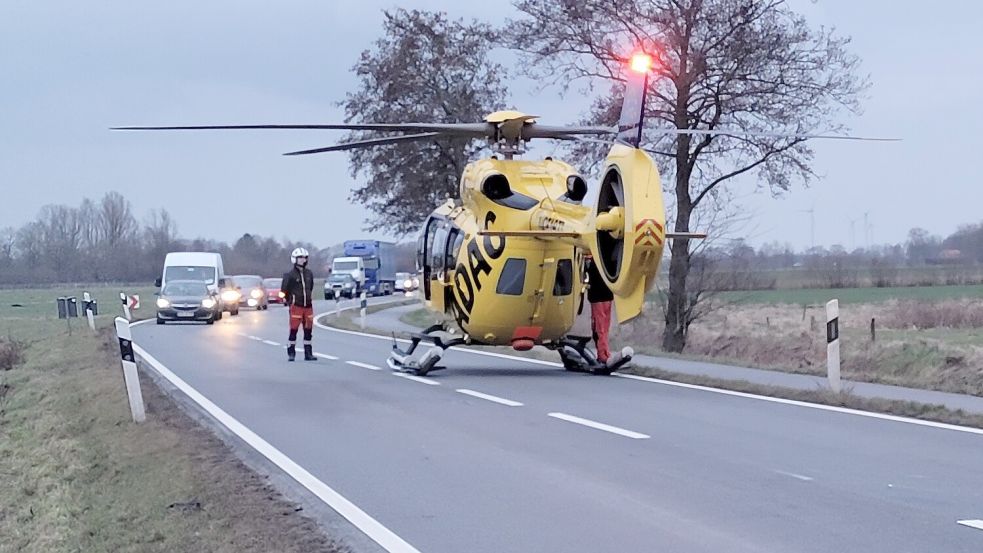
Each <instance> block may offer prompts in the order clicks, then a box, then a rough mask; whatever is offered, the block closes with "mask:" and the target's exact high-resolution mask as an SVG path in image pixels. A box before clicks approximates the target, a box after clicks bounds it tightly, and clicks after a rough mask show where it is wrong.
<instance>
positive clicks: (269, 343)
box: [263, 340, 280, 346]
mask: <svg viewBox="0 0 983 553" xmlns="http://www.w3.org/2000/svg"><path fill="white" fill-rule="evenodd" d="M263 343H264V344H266V345H268V346H279V345H280V343H279V342H274V341H273V340H263Z"/></svg>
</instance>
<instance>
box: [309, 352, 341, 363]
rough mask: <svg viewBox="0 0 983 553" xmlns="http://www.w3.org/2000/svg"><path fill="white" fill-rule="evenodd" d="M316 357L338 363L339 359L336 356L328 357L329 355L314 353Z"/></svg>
mask: <svg viewBox="0 0 983 553" xmlns="http://www.w3.org/2000/svg"><path fill="white" fill-rule="evenodd" d="M314 357H320V358H321V359H328V360H329V361H337V360H338V358H337V357H335V356H334V355H328V354H327V353H318V352H316V351H315V352H314Z"/></svg>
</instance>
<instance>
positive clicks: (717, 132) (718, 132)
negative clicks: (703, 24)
mask: <svg viewBox="0 0 983 553" xmlns="http://www.w3.org/2000/svg"><path fill="white" fill-rule="evenodd" d="M644 132H645V133H653V134H664V135H682V134H689V135H696V136H707V135H710V136H732V137H735V138H737V137H749V138H802V139H812V138H820V139H823V140H864V141H873V142H900V141H901V139H900V138H877V137H868V136H850V135H842V134H808V133H781V132H746V131H739V130H728V129H646V130H645V131H644Z"/></svg>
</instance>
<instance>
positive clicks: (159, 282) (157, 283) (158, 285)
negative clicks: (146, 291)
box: [154, 277, 163, 288]
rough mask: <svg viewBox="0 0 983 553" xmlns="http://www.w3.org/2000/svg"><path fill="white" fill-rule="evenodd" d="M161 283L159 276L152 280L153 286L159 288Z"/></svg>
mask: <svg viewBox="0 0 983 553" xmlns="http://www.w3.org/2000/svg"><path fill="white" fill-rule="evenodd" d="M161 284H163V283H162V282H161V280H160V277H158V278H157V280H155V281H154V286H156V287H158V288H160V285H161Z"/></svg>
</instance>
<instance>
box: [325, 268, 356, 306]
mask: <svg viewBox="0 0 983 553" xmlns="http://www.w3.org/2000/svg"><path fill="white" fill-rule="evenodd" d="M356 290H358V285H357V283H356V282H355V278H354V277H352V275H350V274H348V273H335V274H333V275H331V276H329V277H328V280H326V281H325V282H324V299H326V300H331V299H334V298H335V297H338V298H349V299H351V298H354V297H355V294H356Z"/></svg>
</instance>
